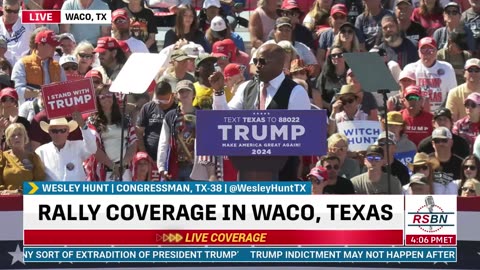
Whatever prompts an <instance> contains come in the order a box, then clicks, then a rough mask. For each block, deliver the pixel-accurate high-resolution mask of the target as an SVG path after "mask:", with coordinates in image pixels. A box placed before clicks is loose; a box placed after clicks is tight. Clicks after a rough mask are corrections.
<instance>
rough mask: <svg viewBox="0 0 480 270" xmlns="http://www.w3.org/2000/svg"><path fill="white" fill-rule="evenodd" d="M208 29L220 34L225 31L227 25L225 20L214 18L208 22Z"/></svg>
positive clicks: (218, 17)
mask: <svg viewBox="0 0 480 270" xmlns="http://www.w3.org/2000/svg"><path fill="white" fill-rule="evenodd" d="M210 29H212V30H213V31H215V32H220V31H223V30H225V29H227V24H226V23H225V20H224V19H223V18H222V17H220V16H215V17H214V18H213V19H212V21H211V22H210Z"/></svg>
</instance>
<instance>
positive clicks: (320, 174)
mask: <svg viewBox="0 0 480 270" xmlns="http://www.w3.org/2000/svg"><path fill="white" fill-rule="evenodd" d="M309 176H314V177H316V178H317V180H318V181H325V180H327V179H328V173H327V170H326V169H325V168H324V167H322V166H316V167H313V168H312V169H311V170H310V173H309V174H308V175H307V177H309Z"/></svg>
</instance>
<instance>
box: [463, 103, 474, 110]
mask: <svg viewBox="0 0 480 270" xmlns="http://www.w3.org/2000/svg"><path fill="white" fill-rule="evenodd" d="M463 105H464V106H465V108H472V109H475V108H477V104H476V103H473V102H465V104H463Z"/></svg>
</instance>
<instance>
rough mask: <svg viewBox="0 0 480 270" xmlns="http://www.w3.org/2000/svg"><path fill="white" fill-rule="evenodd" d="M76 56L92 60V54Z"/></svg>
mask: <svg viewBox="0 0 480 270" xmlns="http://www.w3.org/2000/svg"><path fill="white" fill-rule="evenodd" d="M78 56H80V58H85V59H91V58H93V54H87V53H79V54H78Z"/></svg>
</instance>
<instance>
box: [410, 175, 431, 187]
mask: <svg viewBox="0 0 480 270" xmlns="http://www.w3.org/2000/svg"><path fill="white" fill-rule="evenodd" d="M427 183H428V180H427V177H426V176H425V174H423V173H416V174H414V175H412V176H410V183H409V184H408V185H413V184H419V185H427Z"/></svg>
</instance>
